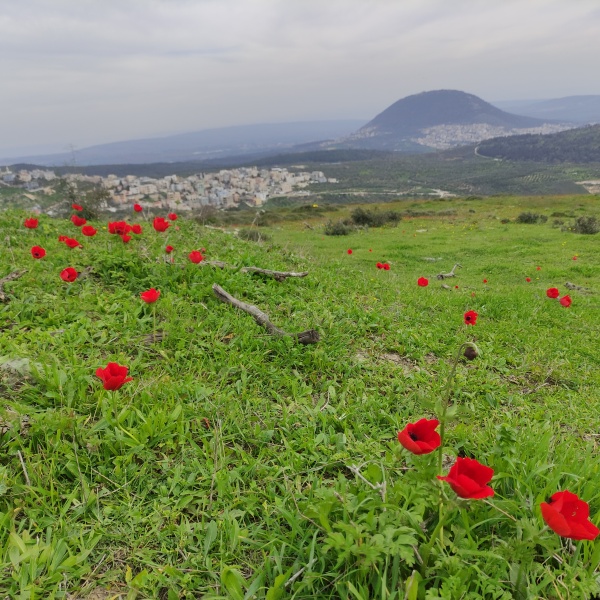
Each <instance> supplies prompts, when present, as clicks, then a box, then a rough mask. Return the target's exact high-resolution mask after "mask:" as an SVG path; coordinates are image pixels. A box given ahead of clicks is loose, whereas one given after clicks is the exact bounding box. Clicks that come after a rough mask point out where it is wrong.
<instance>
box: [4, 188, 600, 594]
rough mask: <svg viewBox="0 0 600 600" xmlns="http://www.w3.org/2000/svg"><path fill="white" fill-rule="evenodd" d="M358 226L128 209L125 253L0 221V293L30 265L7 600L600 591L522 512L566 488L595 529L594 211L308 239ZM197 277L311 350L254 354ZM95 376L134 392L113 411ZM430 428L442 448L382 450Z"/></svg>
mask: <svg viewBox="0 0 600 600" xmlns="http://www.w3.org/2000/svg"><path fill="white" fill-rule="evenodd" d="M354 208H355V206H337V207H335V209H334V208H331V209H330V208H329V207H326V206H324V207H314V208H313V207H307V208H305V209H304V212H302V213H301V215H302V216H301V218H298V213H294V212H293V209H289V208H288V209H285V208H281V209H273V212H272V215H273V216H274V217H276V218H273V219H272V220H271V223H272V224H271V225H270V226H265V227H256V226H255V225H253V226H249V225H244V227H246V228H248V227H250V228H253V229H257V230H258V231H259V232H260V233H261V236H262V237H263V238H265V239H263V240H262V241H258V242H255V241H245V240H243V239H241V238H240V237H238V236H236V235H235V230H236V224H235V223H233V224H231V225H228V226H227V227H224V228H222V229H219V228H214V227H205V226H203V225H202V224H201V223H198V222H196V221H194V220H193V219H192V218H189V217H187V216H186V215H185V214H180V215H179V219H178V220H177V221H174V222H173V223H171V227H169V229H168V230H167V231H166V232H164V233H158V232H156V231H154V230H153V228H152V223H151V220H150V221H149V220H148V219H147V218H141V220H140V218H139V217H138V216H137V215H134V214H133V213H132V214H131V215H128V216H127V220H128V222H130V223H136V222H137V223H141V225H142V228H143V232H142V234H141V235H132V239H131V241H130V242H129V243H127V244H125V243H123V242H122V241H121V239H120V238H119V236H117V235H110V234H109V233H108V231H107V221H108V219H107V220H106V221H103V222H96V223H92V224H93V225H94V226H95V227H97V228H98V233H97V235H96V236H94V237H91V238H85V237H84V236H82V235H81V233H80V232H79V230H78V229H77V228H76V227H75V226H74V225H73V224H72V223H71V222H70V221H68V220H67V219H51V218H49V217H47V216H44V215H42V216H40V217H39V226H38V227H37V228H36V229H26V228H25V227H24V226H23V222H24V220H25V218H27V217H31V216H33V215H30V214H28V213H24V212H17V211H7V212H4V213H2V219H1V221H0V234H1V235H0V240H1V243H0V256H1V261H0V265H1V267H0V279H2V278H3V277H5V276H6V275H8V274H9V273H13V272H15V271H26V272H24V273H22V275H21V276H20V277H19V278H17V279H14V280H13V281H10V282H6V283H5V284H4V294H5V296H6V298H5V301H4V302H3V303H0V330H1V334H2V335H1V336H0V398H1V402H0V596H1V597H5V598H18V599H23V600H25V599H27V600H33V599H37V598H40V599H47V598H65V599H71V600H74V599H83V598H91V599H93V600H107V599H109V598H111V599H117V598H121V599H125V598H126V599H136V598H140V599H141V598H157V599H161V600H175V599H183V598H185V599H192V598H209V599H217V598H223V599H225V598H232V599H234V600H244V599H251V598H264V599H267V600H276V599H284V598H295V599H308V598H331V599H333V598H342V599H354V600H369V599H375V598H376V599H381V600H403V599H407V600H438V599H440V600H459V599H460V600H462V599H477V598H485V599H488V598H489V599H497V600H509V599H512V598H517V599H527V600H529V599H538V598H539V599H552V600H563V599H567V598H572V599H586V598H587V599H590V600H591V599H594V598H598V597H600V596H599V594H600V538H598V539H596V540H595V541H588V540H583V541H576V540H573V539H570V538H567V537H561V536H559V535H557V534H556V533H555V532H554V531H553V530H552V529H551V528H549V527H548V526H546V524H545V522H544V519H543V518H542V515H541V512H540V503H542V502H547V501H548V499H549V498H550V497H551V496H552V495H553V494H554V493H556V492H558V491H563V490H569V491H571V492H573V493H575V494H577V495H578V496H579V498H581V499H582V500H584V501H585V502H587V503H588V504H589V508H590V520H591V521H592V523H594V524H595V525H596V526H597V525H599V524H600V485H599V483H598V482H599V480H600V472H599V471H600V468H599V467H600V462H599V444H600V416H599V408H600V351H599V349H598V339H599V337H600V310H599V309H600V300H599V298H600V235H598V234H596V235H582V234H577V233H574V232H572V231H570V230H569V229H568V228H569V225H570V224H571V223H572V222H573V221H574V220H575V218H577V217H580V216H596V217H600V204H599V199H598V197H596V196H564V197H545V198H541V197H531V198H529V197H492V198H488V199H474V200H468V199H453V200H451V201H447V200H446V201H441V200H416V201H405V202H398V203H389V204H385V205H382V206H375V205H369V206H368V207H367V208H369V210H397V211H400V212H402V214H403V218H402V220H401V221H400V222H399V223H398V224H397V226H395V227H381V228H362V229H358V230H356V231H353V232H352V233H350V234H349V235H345V236H327V235H325V234H324V227H325V225H326V223H327V221H329V220H331V221H334V222H335V221H338V220H341V219H345V218H347V217H348V216H349V215H350V213H351V212H352V210H353V209H354ZM523 212H534V213H540V214H542V215H544V216H546V217H548V219H547V221H545V222H538V223H536V224H526V223H518V222H516V220H517V217H518V216H519V214H521V213H523ZM163 216H166V215H163ZM291 216H293V217H294V218H291ZM267 222H269V221H268V220H267ZM59 235H68V236H72V237H74V238H76V239H77V240H78V241H80V242H81V244H82V246H83V247H79V248H74V249H70V248H68V247H67V246H66V245H65V244H63V243H61V242H59V241H58V237H59ZM34 245H39V246H42V247H43V248H44V249H45V250H46V256H45V257H44V258H42V259H39V260H36V259H33V258H32V256H31V253H30V249H31V247H32V246H34ZM166 245H172V246H173V247H174V251H173V253H172V254H170V255H167V254H165V251H164V249H165V246H166ZM203 248H204V249H205V250H204V251H203V252H202V253H203V255H204V256H205V260H204V261H203V262H202V263H200V264H193V263H192V262H190V261H189V259H188V254H189V252H191V251H192V250H201V249H203ZM348 250H352V253H351V254H350V253H348ZM171 259H172V260H171ZM211 261H222V262H224V263H226V265H225V268H219V266H217V265H211V264H209V263H210V262H211ZM377 262H381V263H387V264H389V265H390V269H389V270H383V269H377V268H376V263H377ZM455 264H458V265H460V267H457V268H456V270H455V277H453V278H449V279H444V280H439V279H437V278H436V276H437V275H438V274H439V273H447V272H449V271H450V270H451V269H452V267H453V266H454V265H455ZM248 266H256V267H261V268H264V269H273V270H279V271H294V272H299V271H307V272H308V275H307V276H306V277H302V278H294V277H290V278H287V279H285V280H284V281H281V282H280V281H276V280H275V279H273V278H270V277H268V276H264V275H260V274H252V273H248V272H244V271H242V268H243V267H248ZM67 267H73V268H74V269H76V270H77V271H78V272H79V273H81V274H82V275H81V277H79V278H78V279H77V280H76V281H74V282H72V283H68V282H65V281H63V280H62V279H61V278H60V276H59V275H60V273H61V271H63V269H65V268H67ZM420 277H425V278H427V279H428V281H429V284H428V286H426V287H420V286H418V285H417V280H418V279H419V278H420ZM527 278H529V279H530V281H527ZM484 280H485V282H484ZM566 282H570V283H572V284H574V285H575V286H577V287H576V289H568V288H567V287H566V285H565V284H566ZM213 284H218V285H219V286H221V287H222V288H223V289H224V290H226V291H227V292H229V293H230V294H231V295H233V296H234V297H235V298H237V299H239V300H241V301H243V302H245V303H248V304H251V305H254V306H256V307H258V308H259V309H260V310H261V311H263V312H264V313H266V314H267V315H268V316H269V318H270V320H271V321H272V322H273V323H274V324H275V325H276V326H278V327H280V328H281V329H283V330H285V331H286V332H288V333H297V332H301V331H304V330H308V329H316V330H317V331H318V333H319V336H320V339H319V341H318V342H317V343H315V344H307V345H303V344H300V343H298V342H297V341H296V340H295V339H294V338H293V336H274V335H270V334H269V333H268V332H267V331H266V329H265V328H264V327H261V326H260V325H259V324H258V323H256V322H255V321H254V319H253V318H252V316H251V315H249V314H247V313H245V312H243V311H240V310H239V309H237V308H234V307H233V306H231V305H229V304H226V303H223V302H221V301H219V300H218V299H217V297H216V296H215V294H214V293H213V290H212V286H213ZM443 286H447V287H443ZM552 287H556V288H558V289H559V291H560V297H561V298H562V297H564V296H565V295H569V296H570V298H571V299H572V304H571V305H570V306H569V307H564V306H562V305H561V304H560V303H559V300H558V299H551V298H549V297H547V295H546V290H547V289H549V288H552ZM150 288H156V289H158V290H159V291H160V298H159V299H158V301H157V302H156V303H154V304H145V303H144V302H143V301H142V300H141V298H140V293H142V292H144V291H146V290H148V289H150ZM470 310H473V311H476V312H477V314H478V319H477V322H476V324H475V325H466V324H465V323H464V320H463V315H464V313H465V312H467V311H470ZM465 342H471V343H473V344H475V346H476V347H477V349H478V356H477V357H475V358H474V359H473V360H467V359H466V358H465V357H463V356H462V351H461V352H459V348H460V347H461V346H462V345H463V344H464V343H465ZM457 353H458V354H457ZM457 356H458V361H456V360H455V358H456V357H457ZM109 362H116V363H118V364H119V365H124V366H127V367H128V369H129V373H128V374H129V376H131V377H132V378H133V380H132V381H129V382H127V383H125V384H124V385H123V386H122V387H121V388H120V389H117V390H114V391H107V390H105V389H104V388H103V385H102V382H101V380H100V379H99V378H98V377H97V376H96V375H95V373H96V370H97V369H98V368H99V367H106V365H107V363H109ZM452 373H454V377H453V378H452V379H451V380H450V379H449V378H450V376H451V374H452ZM446 398H448V402H447V404H446V401H445V399H446ZM444 412H445V414H446V417H447V419H446V423H445V440H444V442H445V443H444V446H443V449H442V452H441V454H439V453H438V452H433V453H431V454H425V455H419V456H417V455H413V454H411V453H410V452H409V451H407V450H406V449H405V448H403V447H402V446H401V445H400V443H399V442H398V438H397V434H398V432H399V431H401V430H403V429H404V428H405V426H406V425H407V423H414V422H416V421H418V420H419V419H422V418H427V419H433V418H440V415H441V414H442V413H444ZM456 457H470V458H473V459H476V460H477V461H479V462H480V463H482V464H484V465H487V466H489V467H491V468H492V469H493V471H494V476H493V478H492V480H491V482H490V484H489V485H490V486H491V487H492V488H493V490H494V496H493V497H490V498H486V499H482V500H476V499H461V498H459V497H458V496H457V495H456V494H455V493H454V491H453V490H452V489H451V488H450V486H449V485H448V484H447V483H443V482H441V481H438V480H437V479H436V475H438V474H440V470H439V464H438V460H441V462H442V473H443V474H446V473H448V470H449V468H450V467H451V466H452V464H453V463H454V462H455V459H456Z"/></svg>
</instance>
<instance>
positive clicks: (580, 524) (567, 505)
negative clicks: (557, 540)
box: [540, 490, 600, 540]
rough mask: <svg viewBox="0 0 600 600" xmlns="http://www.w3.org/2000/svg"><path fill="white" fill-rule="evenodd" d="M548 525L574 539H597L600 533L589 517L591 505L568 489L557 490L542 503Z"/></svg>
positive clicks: (563, 535)
mask: <svg viewBox="0 0 600 600" xmlns="http://www.w3.org/2000/svg"><path fill="white" fill-rule="evenodd" d="M540 508H541V509H542V517H543V518H544V521H545V522H546V525H548V527H550V529H552V531H554V533H557V534H558V535H560V536H561V537H565V538H571V539H572V540H595V539H596V538H597V537H598V534H599V533H600V529H598V528H597V527H596V526H595V525H594V524H593V523H592V522H591V521H590V519H589V516H590V507H589V505H588V503H587V502H584V501H583V500H581V499H580V498H579V497H578V496H577V494H573V493H572V492H569V491H568V490H565V491H564V492H556V493H555V494H554V495H553V496H552V498H550V500H548V502H542V503H541V504H540Z"/></svg>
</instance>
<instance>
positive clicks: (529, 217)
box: [517, 212, 548, 224]
mask: <svg viewBox="0 0 600 600" xmlns="http://www.w3.org/2000/svg"><path fill="white" fill-rule="evenodd" d="M547 220H548V217H547V216H546V215H540V214H538V213H532V212H523V213H521V214H520V215H519V216H518V217H517V223H528V224H534V223H545V222H546V221H547Z"/></svg>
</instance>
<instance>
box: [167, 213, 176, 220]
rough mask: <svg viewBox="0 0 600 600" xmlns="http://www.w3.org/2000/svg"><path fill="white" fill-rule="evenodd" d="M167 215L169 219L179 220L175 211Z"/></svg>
mask: <svg viewBox="0 0 600 600" xmlns="http://www.w3.org/2000/svg"><path fill="white" fill-rule="evenodd" d="M167 217H168V218H169V221H177V215H176V214H175V213H169V214H168V215H167Z"/></svg>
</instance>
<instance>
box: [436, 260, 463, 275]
mask: <svg viewBox="0 0 600 600" xmlns="http://www.w3.org/2000/svg"><path fill="white" fill-rule="evenodd" d="M456 267H458V268H459V269H462V267H461V266H460V265H459V264H458V263H456V264H455V265H454V266H453V267H452V271H450V272H449V273H438V274H437V275H436V277H437V278H438V279H448V278H449V277H455V276H456V273H455V272H454V271H455V270H456Z"/></svg>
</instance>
